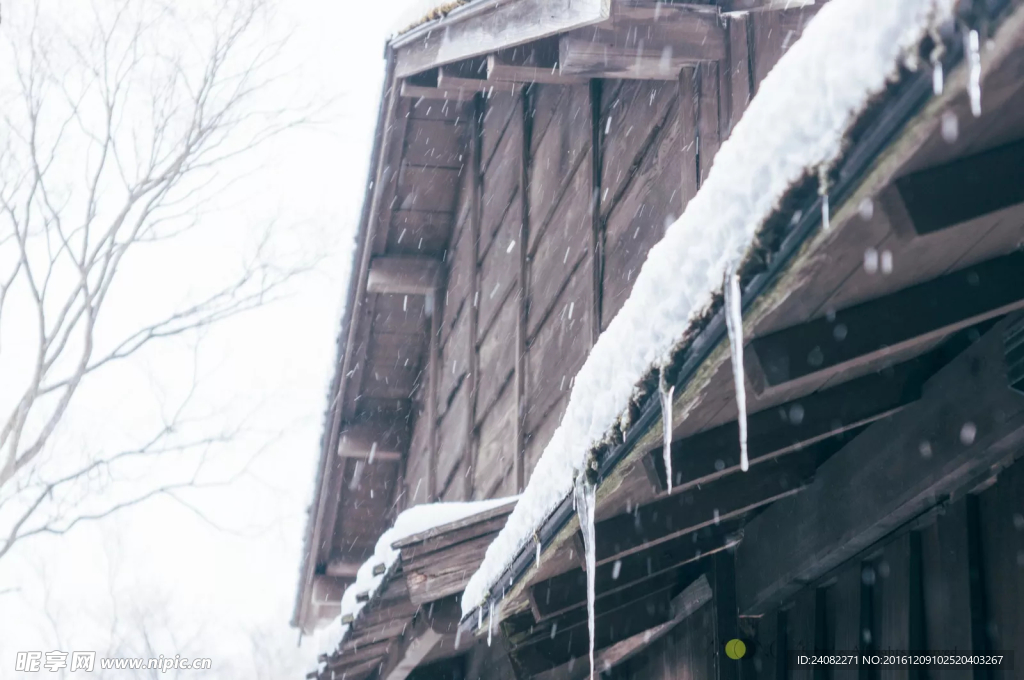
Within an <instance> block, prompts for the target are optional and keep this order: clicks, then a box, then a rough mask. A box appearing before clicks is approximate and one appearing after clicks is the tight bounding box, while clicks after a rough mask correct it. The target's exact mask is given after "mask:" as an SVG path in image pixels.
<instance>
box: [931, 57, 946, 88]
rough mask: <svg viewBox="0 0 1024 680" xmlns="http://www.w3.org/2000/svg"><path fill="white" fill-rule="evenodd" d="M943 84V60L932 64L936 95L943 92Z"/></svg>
mask: <svg viewBox="0 0 1024 680" xmlns="http://www.w3.org/2000/svg"><path fill="white" fill-rule="evenodd" d="M943 85H944V83H943V77H942V62H941V61H936V62H935V63H934V64H932V92H934V93H935V96H936V97H937V96H939V95H940V94H942V88H943Z"/></svg>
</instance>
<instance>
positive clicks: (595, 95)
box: [590, 78, 605, 347]
mask: <svg viewBox="0 0 1024 680" xmlns="http://www.w3.org/2000/svg"><path fill="white" fill-rule="evenodd" d="M603 85H604V83H603V81H602V80H601V79H599V78H594V79H592V80H591V81H590V177H591V179H590V224H591V231H590V268H591V272H592V273H593V283H592V285H591V296H592V297H591V301H592V307H591V314H590V321H591V323H590V346H591V347H593V346H594V344H595V343H596V342H597V339H598V337H600V335H601V325H602V323H601V306H602V292H603V290H604V247H605V225H604V220H603V219H601V177H602V173H603V162H604V127H603V126H602V125H601V99H602V97H603V91H604V87H603Z"/></svg>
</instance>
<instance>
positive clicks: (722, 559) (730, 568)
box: [711, 550, 740, 680]
mask: <svg viewBox="0 0 1024 680" xmlns="http://www.w3.org/2000/svg"><path fill="white" fill-rule="evenodd" d="M711 568H712V580H713V584H712V586H711V589H712V593H713V601H714V603H715V655H716V657H717V661H718V663H716V664H715V670H716V680H739V677H740V662H739V661H738V660H736V659H730V658H729V657H728V656H726V654H725V645H726V643H728V642H729V641H730V640H734V639H736V638H738V637H739V635H740V624H739V612H738V610H737V608H736V568H735V565H734V563H733V554H732V553H731V552H730V551H728V550H722V551H721V552H717V553H715V556H714V557H713V558H711Z"/></svg>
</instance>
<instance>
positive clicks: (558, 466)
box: [462, 0, 956, 616]
mask: <svg viewBox="0 0 1024 680" xmlns="http://www.w3.org/2000/svg"><path fill="white" fill-rule="evenodd" d="M955 2H956V0H900V1H899V2H893V1H892V0H832V1H831V2H829V3H827V4H826V5H824V6H823V7H822V9H821V10H820V11H819V12H818V14H817V16H816V17H815V18H814V19H813V20H811V22H810V23H809V24H808V25H807V27H806V28H805V30H804V33H803V36H802V37H801V38H800V40H798V41H797V42H796V43H795V44H794V45H793V47H791V48H790V49H789V51H788V52H786V54H784V55H783V57H782V58H781V59H780V60H779V62H778V64H777V65H776V66H775V68H774V69H772V71H771V72H770V73H769V74H768V75H767V76H766V77H765V79H764V80H763V81H762V83H761V85H760V87H759V90H758V94H757V96H756V97H754V98H753V100H752V101H751V102H750V105H749V106H748V108H747V110H746V113H745V114H744V115H743V117H742V119H741V120H740V121H739V122H738V123H737V124H736V126H735V128H734V129H733V131H732V134H731V136H730V137H729V139H728V140H727V141H726V142H725V143H724V144H722V147H721V149H720V150H719V152H718V154H717V155H716V156H715V159H714V166H713V167H712V170H711V172H710V174H709V176H708V179H707V181H706V182H705V183H704V185H703V186H702V187H701V189H700V191H699V192H698V193H697V195H696V196H694V198H693V199H692V200H691V201H690V202H689V204H688V205H687V206H686V209H685V210H684V212H683V215H682V217H680V218H679V219H678V220H676V222H675V223H673V224H672V225H671V226H670V227H669V228H668V230H667V232H666V234H665V237H664V238H663V239H662V240H661V242H659V243H658V244H657V245H656V246H654V247H653V248H652V249H651V251H650V253H649V254H648V256H647V260H646V261H645V262H644V265H643V268H642V269H641V271H640V274H639V276H638V277H637V280H636V284H635V285H634V287H633V291H632V293H631V294H630V296H629V299H628V300H627V301H626V303H625V305H624V306H623V307H622V309H621V310H620V311H619V313H618V315H616V317H615V318H614V319H613V320H612V322H611V324H610V325H609V327H608V328H607V330H605V332H604V333H602V334H601V336H600V338H599V339H598V341H597V343H596V344H595V345H594V348H593V350H592V351H591V352H590V355H589V356H588V357H587V360H586V362H585V363H584V365H583V367H582V368H581V369H580V371H579V373H578V374H577V375H576V379H575V381H574V383H573V387H572V391H571V392H570V395H569V404H568V407H567V409H566V412H565V416H564V417H563V419H562V422H561V424H560V425H559V427H558V429H557V430H556V431H555V433H554V435H553V436H552V438H551V441H550V442H549V443H548V445H547V447H546V448H545V450H544V453H543V455H542V456H541V459H540V461H539V462H538V463H537V467H536V469H535V470H534V471H533V474H532V476H531V478H530V483H529V484H528V485H527V488H526V490H525V492H524V493H523V494H522V496H521V497H520V501H519V503H518V504H517V505H516V508H515V510H514V511H513V512H512V514H511V515H510V517H509V520H508V523H507V524H506V525H505V528H504V529H503V530H502V531H501V533H500V534H499V535H498V537H497V538H496V539H495V540H494V542H493V543H492V544H491V545H490V546H489V547H488V549H487V554H486V556H485V557H484V561H483V563H482V564H481V565H480V568H479V569H478V570H477V572H476V573H475V574H473V576H472V578H471V579H470V581H469V584H468V585H467V587H466V590H465V593H464V596H463V598H462V611H463V615H464V616H465V615H468V614H469V613H470V612H472V611H473V610H474V609H475V608H476V607H477V606H479V605H481V604H482V603H483V602H484V601H485V600H486V598H487V597H488V593H489V591H490V589H491V588H492V587H493V585H494V584H495V582H496V581H497V579H499V578H501V576H502V574H503V573H504V571H505V570H506V569H507V568H508V566H509V564H511V562H512V561H513V560H514V559H515V556H516V555H517V554H518V553H519V552H520V551H521V550H522V549H523V548H524V547H525V546H526V545H527V544H528V543H529V542H530V541H531V540H533V538H532V537H533V535H534V532H535V531H536V530H537V529H538V528H539V527H540V526H541V524H542V523H543V522H544V521H545V520H546V519H547V518H548V517H549V516H550V515H551V513H552V512H553V511H554V510H555V508H557V507H558V505H559V504H560V503H561V502H562V500H563V499H564V498H566V497H567V496H568V495H569V494H570V493H571V492H572V480H573V475H574V472H575V471H576V470H578V469H580V468H581V467H582V466H583V463H584V460H585V458H586V455H587V453H588V452H589V451H590V450H591V449H592V448H593V447H594V446H596V445H597V444H599V443H600V442H601V441H602V440H603V439H604V438H605V437H606V436H607V435H608V433H609V431H610V430H611V428H612V427H613V425H614V424H615V423H616V421H617V420H618V419H619V418H620V417H621V416H622V414H623V413H624V412H625V411H626V409H627V407H628V405H629V400H630V397H631V395H632V394H633V392H634V389H635V386H636V385H637V383H638V382H639V381H640V380H641V379H642V378H643V376H644V375H645V374H647V373H648V371H649V370H650V369H651V368H652V367H653V366H656V365H658V364H659V363H661V362H663V361H664V360H665V359H666V358H667V356H668V355H669V353H670V352H671V350H672V349H673V347H674V346H676V345H677V343H679V342H680V341H681V340H682V339H683V338H684V337H685V335H686V333H687V331H688V329H689V328H690V326H691V324H692V323H693V322H694V321H695V320H696V319H698V318H699V317H700V316H701V314H702V313H703V312H705V311H706V310H707V308H708V307H709V305H710V304H711V302H712V300H713V297H714V294H715V293H716V292H717V291H719V290H720V289H721V287H722V283H723V280H724V274H725V272H726V270H727V268H728V266H729V265H730V263H732V262H734V261H736V260H738V259H740V258H742V257H743V256H744V255H745V254H746V252H747V251H748V249H749V248H750V247H751V246H752V244H753V241H754V238H755V235H756V233H757V230H758V229H759V228H760V227H761V226H762V225H763V224H764V223H765V221H766V220H767V219H768V217H770V216H771V214H772V212H773V211H774V209H775V208H776V207H777V206H778V204H779V201H780V200H781V199H782V198H783V196H784V195H785V194H786V192H787V190H789V189H790V187H792V186H793V185H795V184H796V183H797V182H799V181H800V180H801V179H802V178H803V177H804V176H805V175H806V174H807V173H808V172H812V171H814V170H815V169H816V168H818V167H821V166H827V165H829V164H831V163H833V162H834V161H835V160H836V159H837V158H838V156H839V154H840V152H841V151H842V144H843V139H844V137H845V135H846V133H847V132H848V131H849V129H850V127H851V125H852V124H853V123H854V121H855V120H856V118H857V116H858V115H859V114H860V113H861V112H862V111H863V110H864V109H865V107H866V106H867V105H868V103H869V102H870V100H871V99H872V97H874V96H875V95H877V94H879V93H880V92H882V91H883V90H884V89H885V86H886V83H887V81H888V80H889V79H890V78H891V77H893V76H895V75H896V73H897V71H898V67H899V64H900V60H901V58H903V57H904V56H906V55H907V53H908V50H912V49H914V48H916V47H917V45H918V44H919V42H920V41H921V39H922V38H923V37H924V36H925V35H926V33H927V32H928V30H929V28H930V27H932V26H934V25H936V24H937V23H941V22H943V21H945V20H947V19H948V18H950V17H951V16H952V13H953V9H954V6H955Z"/></svg>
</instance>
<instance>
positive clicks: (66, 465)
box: [0, 0, 297, 557]
mask: <svg viewBox="0 0 1024 680" xmlns="http://www.w3.org/2000/svg"><path fill="white" fill-rule="evenodd" d="M47 1H48V0H37V4H35V5H34V6H33V8H32V9H31V10H29V11H28V14H21V15H17V14H16V15H15V16H14V18H13V20H12V18H11V17H8V16H6V14H5V16H4V24H3V28H2V29H0V30H3V31H4V32H5V33H6V35H5V36H4V37H6V38H7V41H8V44H7V47H6V49H7V50H8V54H6V55H2V56H0V62H4V63H5V64H10V69H11V71H10V73H11V74H12V75H11V77H10V78H9V79H8V80H6V81H4V82H3V83H0V117H2V121H3V122H2V124H0V557H3V556H4V555H5V554H6V553H7V552H8V551H10V550H11V548H12V546H14V545H15V543H17V542H18V541H19V540H21V539H23V538H25V537H27V536H31V535H35V534H41V533H62V532H65V531H67V530H68V529H70V528H71V527H72V526H74V525H75V524H76V523H78V522H81V521H83V520H89V519H95V518H99V517H103V516H106V515H108V514H109V513H111V512H114V511H116V510H118V509H120V508H123V507H126V506H128V505H133V504H136V503H139V502H141V501H143V500H145V499H147V498H151V497H153V496H154V495H161V494H173V493H174V492H175V491H176V490H177V489H180V488H182V487H189V486H194V485H196V484H201V483H203V482H202V477H201V473H202V470H203V466H204V465H205V462H206V455H205V454H206V452H208V451H209V450H210V449H211V447H213V446H215V445H216V444H217V443H218V442H222V441H223V440H225V439H227V438H230V437H231V436H232V435H233V434H234V432H231V431H228V432H220V431H218V432H211V430H210V428H208V427H206V428H204V427H201V426H197V427H192V425H195V424H196V423H194V422H192V420H191V418H192V417H191V416H190V415H189V412H188V409H187V408H186V406H187V405H188V403H189V398H188V395H186V397H185V398H184V399H180V400H178V401H177V402H176V403H175V404H174V405H173V407H171V408H169V409H167V411H168V412H167V413H166V414H165V415H164V418H163V420H164V422H163V423H162V424H161V425H160V426H159V427H157V428H156V430H155V431H153V432H152V433H150V436H147V437H145V438H144V439H143V441H141V442H138V443H137V445H132V446H127V447H124V448H119V449H118V450H115V451H100V452H96V451H87V452H85V451H82V450H72V449H70V448H68V447H66V446H63V445H57V443H56V438H55V433H57V432H58V431H59V427H60V425H61V423H62V421H63V420H64V419H65V417H66V416H67V414H68V413H69V408H70V407H71V406H72V404H73V403H74V402H75V398H76V394H79V393H80V392H81V389H82V386H83V385H84V384H86V383H88V382H90V381H95V380H103V377H102V376H103V375H104V374H106V373H107V372H108V371H110V369H111V368H112V367H115V366H116V365H118V364H120V363H122V362H124V361H125V360H126V359H129V358H131V357H135V356H137V355H139V354H140V353H142V352H143V351H144V350H146V349H147V348H148V347H150V346H151V345H154V344H155V343H157V342H158V341H165V340H167V339H169V338H178V339H182V338H185V337H191V335H190V334H195V333H197V332H200V331H203V330H205V329H207V328H208V327H210V326H211V325H213V324H217V323H218V322H221V321H223V320H225V319H228V318H230V317H234V316H236V315H238V314H240V313H242V312H245V311H247V310H251V309H253V308H255V307H257V306H260V305H262V304H265V303H266V302H267V301H268V300H269V299H271V298H273V297H274V296H275V295H276V294H277V291H279V289H280V286H281V285H282V283H283V282H285V281H286V280H288V279H289V278H290V277H291V276H292V275H294V274H295V273H296V271H297V268H295V267H284V266H281V265H280V264H279V263H278V264H275V263H274V261H273V257H272V253H268V252H267V251H268V249H269V248H268V247H267V246H266V243H267V240H263V241H261V243H260V245H258V246H254V248H253V250H254V252H253V253H252V254H251V255H249V256H246V257H243V258H241V259H242V262H240V263H238V265H237V266H234V267H228V266H227V265H226V266H225V272H227V274H226V275H225V276H221V277H220V278H219V279H218V280H217V283H216V285H215V286H214V287H213V289H211V290H206V291H204V292H202V293H200V294H196V293H195V291H194V290H192V289H191V288H190V285H189V281H190V276H191V274H192V273H193V272H189V271H181V272H180V274H179V275H177V276H175V277H174V280H172V281H168V282H167V286H170V287H175V286H178V287H180V293H181V295H180V296H179V298H178V299H179V300H184V301H183V302H181V301H179V302H177V303H174V304H172V305H170V307H169V308H167V309H160V310H158V311H156V312H154V313H153V314H152V315H151V317H147V318H142V317H141V316H140V318H138V319H137V320H136V321H135V322H134V325H132V326H130V327H127V328H126V327H125V323H124V319H123V318H117V319H116V320H115V319H114V317H113V314H112V312H110V311H108V310H109V308H110V307H111V305H112V303H111V300H112V298H115V297H117V292H116V291H118V290H120V289H123V287H124V286H126V285H127V286H130V285H131V282H130V281H129V280H126V276H125V274H124V271H125V270H126V268H129V263H130V261H131V260H132V258H133V257H135V256H136V253H142V252H144V251H145V252H148V253H153V252H154V249H163V248H173V247H175V246H174V244H175V243H180V242H181V241H180V240H181V239H182V238H183V237H191V236H194V235H195V234H196V233H197V229H198V228H200V227H203V228H205V226H204V225H205V224H206V223H205V222H204V221H203V219H202V218H203V217H204V214H205V212H204V211H206V210H207V209H208V207H209V205H210V202H211V201H212V200H213V199H214V198H216V196H217V192H218V191H220V190H223V189H224V187H226V186H228V185H229V184H230V183H231V182H232V181H233V180H234V179H236V178H237V176H238V175H239V174H240V173H242V174H244V167H243V166H241V165H240V163H239V161H238V159H239V157H241V156H242V155H244V154H246V153H247V152H249V151H251V150H252V149H253V148H254V147H255V146H257V145H259V144H261V143H262V142H264V141H265V140H267V139H268V138H269V137H271V136H273V135H275V134H277V133H279V132H281V131H282V130H284V129H286V128H288V127H290V126H292V125H294V124H295V123H296V122H297V119H296V116H295V113H294V111H293V110H292V109H290V108H285V107H281V106H280V105H277V104H272V105H269V106H268V104H267V99H268V98H267V97H266V96H265V95H266V92H267V88H268V85H269V84H270V83H272V82H274V77H275V74H274V73H273V71H272V69H273V68H274V66H275V61H274V60H275V57H276V56H277V55H278V54H279V49H280V43H279V42H277V41H275V40H273V39H270V38H268V33H267V26H268V11H269V10H268V7H267V6H266V5H265V2H264V0H228V1H227V2H217V3H205V2H203V3H176V2H163V1H162V0H118V2H116V3H114V2H110V1H109V0H94V2H93V4H92V5H89V4H88V3H65V2H60V3H50V4H49V5H47V4H46V3H47ZM21 11H25V8H24V7H22V8H21ZM58 13H59V14H60V16H59V17H58V16H55V15H57V14H58ZM5 68H7V66H6V65H5ZM240 169H241V170H240ZM267 233H268V234H272V232H269V231H268V232H267ZM267 238H268V239H269V236H268V237H267ZM185 451H188V452H191V453H192V454H193V456H192V458H190V460H191V465H192V469H191V472H190V473H189V474H186V475H184V476H181V477H178V478H175V479H174V480H163V481H160V482H158V483H156V484H151V485H148V486H145V487H144V488H132V490H131V493H128V494H122V495H120V496H118V497H116V498H107V497H103V498H101V499H100V500H97V498H98V496H102V494H97V489H98V488H100V487H102V486H103V484H104V482H105V481H109V480H111V479H113V478H115V477H116V475H117V470H118V469H124V468H132V466H135V467H134V468H132V469H138V466H140V465H142V466H146V465H148V464H149V462H150V461H152V460H155V459H157V458H161V457H165V456H168V455H173V454H176V453H181V452H185ZM87 499H89V502H86V500H87Z"/></svg>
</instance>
